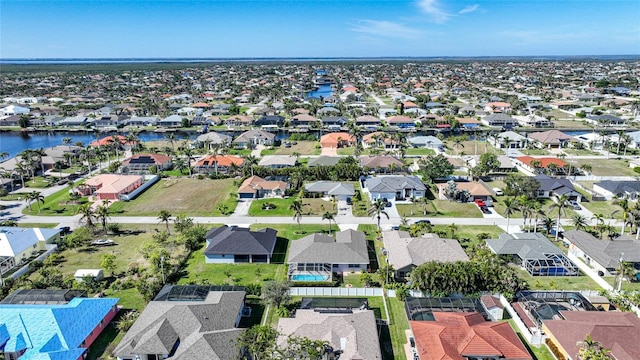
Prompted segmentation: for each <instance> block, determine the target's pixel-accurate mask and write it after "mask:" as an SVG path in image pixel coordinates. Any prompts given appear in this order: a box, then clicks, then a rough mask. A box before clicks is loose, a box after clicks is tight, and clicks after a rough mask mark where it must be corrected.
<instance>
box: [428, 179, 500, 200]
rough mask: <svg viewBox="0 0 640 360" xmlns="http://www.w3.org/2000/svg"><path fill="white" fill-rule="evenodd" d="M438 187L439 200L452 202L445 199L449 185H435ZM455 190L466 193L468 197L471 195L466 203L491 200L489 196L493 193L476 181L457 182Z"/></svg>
mask: <svg viewBox="0 0 640 360" xmlns="http://www.w3.org/2000/svg"><path fill="white" fill-rule="evenodd" d="M436 186H437V187H438V197H439V198H440V200H454V199H449V198H447V191H446V190H447V187H448V186H449V183H448V182H447V183H439V184H437V185H436ZM456 188H457V189H458V190H459V191H464V190H466V191H468V192H469V195H471V196H470V197H469V198H468V199H467V201H475V200H482V201H486V200H491V195H493V192H492V191H491V190H489V188H487V186H486V185H484V183H480V182H477V181H457V182H456Z"/></svg>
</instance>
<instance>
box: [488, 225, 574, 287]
mask: <svg viewBox="0 0 640 360" xmlns="http://www.w3.org/2000/svg"><path fill="white" fill-rule="evenodd" d="M485 241H486V243H487V247H488V248H489V249H490V250H491V251H493V252H494V253H495V254H497V255H500V256H502V257H508V258H509V259H510V260H511V261H515V262H517V263H518V264H519V265H520V266H521V267H522V268H523V269H524V270H526V271H527V272H528V273H529V274H530V275H532V276H577V275H580V271H579V269H578V267H577V266H576V265H575V264H574V263H573V262H571V260H569V259H568V258H567V257H566V256H565V255H564V252H563V251H562V250H561V249H560V248H559V247H557V246H556V245H554V244H553V243H552V242H551V241H549V239H547V237H546V236H544V235H543V234H540V233H515V234H504V233H503V234H500V235H498V238H497V239H487V240H485Z"/></svg>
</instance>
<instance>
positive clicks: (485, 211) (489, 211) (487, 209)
mask: <svg viewBox="0 0 640 360" xmlns="http://www.w3.org/2000/svg"><path fill="white" fill-rule="evenodd" d="M480 211H482V213H483V214H491V210H489V208H488V207H486V206H482V207H480Z"/></svg>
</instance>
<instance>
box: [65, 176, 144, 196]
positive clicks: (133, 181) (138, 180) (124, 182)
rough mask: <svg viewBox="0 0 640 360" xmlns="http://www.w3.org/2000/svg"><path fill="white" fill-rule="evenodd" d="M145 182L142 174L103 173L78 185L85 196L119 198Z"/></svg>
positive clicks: (79, 190)
mask: <svg viewBox="0 0 640 360" xmlns="http://www.w3.org/2000/svg"><path fill="white" fill-rule="evenodd" d="M143 183H144V178H143V177H142V176H140V175H117V174H101V175H97V176H94V177H92V178H91V179H89V180H87V181H86V182H85V183H84V184H82V185H79V186H78V192H79V193H80V194H81V195H83V196H90V195H94V196H96V198H97V199H98V200H118V199H120V195H125V194H129V193H130V192H132V191H133V190H135V189H137V188H139V187H140V186H141V185H142V184H143Z"/></svg>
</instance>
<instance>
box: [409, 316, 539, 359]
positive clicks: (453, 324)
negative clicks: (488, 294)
mask: <svg viewBox="0 0 640 360" xmlns="http://www.w3.org/2000/svg"><path fill="white" fill-rule="evenodd" d="M433 316H434V317H435V321H410V322H409V323H410V325H411V330H412V332H413V337H414V339H415V341H416V349H417V350H418V355H419V356H420V359H421V360H445V359H447V360H449V359H451V360H453V359H455V360H464V359H465V358H466V357H470V356H481V357H501V358H502V357H504V358H507V359H514V360H515V359H522V360H525V359H526V360H531V359H532V357H531V355H530V354H529V352H528V351H527V350H526V348H525V347H524V345H523V344H522V342H521V341H520V339H519V338H518V335H516V333H515V332H514V331H513V329H512V328H511V326H510V325H509V323H507V322H491V321H485V320H484V318H483V317H482V314H479V313H451V312H434V313H433Z"/></svg>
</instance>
